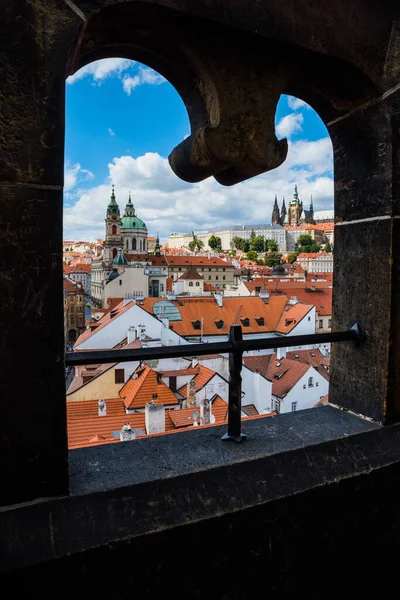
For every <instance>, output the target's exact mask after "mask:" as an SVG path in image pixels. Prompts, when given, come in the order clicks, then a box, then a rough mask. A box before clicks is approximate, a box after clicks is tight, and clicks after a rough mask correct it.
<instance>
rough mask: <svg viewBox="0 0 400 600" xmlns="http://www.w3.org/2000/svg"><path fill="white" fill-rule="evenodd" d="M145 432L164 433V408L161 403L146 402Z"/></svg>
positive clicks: (148, 433)
mask: <svg viewBox="0 0 400 600" xmlns="http://www.w3.org/2000/svg"><path fill="white" fill-rule="evenodd" d="M144 412H145V425H146V433H147V435H150V434H152V433H165V408H164V405H163V404H154V402H153V401H151V402H148V403H147V404H146V408H145V411H144Z"/></svg>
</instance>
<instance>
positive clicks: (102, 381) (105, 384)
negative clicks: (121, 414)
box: [67, 369, 124, 402]
mask: <svg viewBox="0 0 400 600" xmlns="http://www.w3.org/2000/svg"><path fill="white" fill-rule="evenodd" d="M114 382H115V369H109V370H108V371H105V373H102V374H101V375H99V376H98V377H96V378H95V379H92V380H91V381H88V383H86V385H83V386H82V387H81V388H79V390H76V391H75V392H73V393H72V394H68V395H67V402H71V401H75V400H107V399H108V398H118V397H119V390H120V389H121V388H122V386H123V385H124V384H123V383H114Z"/></svg>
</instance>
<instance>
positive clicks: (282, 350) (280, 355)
mask: <svg viewBox="0 0 400 600" xmlns="http://www.w3.org/2000/svg"><path fill="white" fill-rule="evenodd" d="M281 358H286V348H277V350H276V359H277V360H280V359H281Z"/></svg>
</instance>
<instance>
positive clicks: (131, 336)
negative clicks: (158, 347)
mask: <svg viewBox="0 0 400 600" xmlns="http://www.w3.org/2000/svg"><path fill="white" fill-rule="evenodd" d="M127 338H128V344H131V343H132V342H134V341H135V340H136V327H133V326H131V327H128V335H127Z"/></svg>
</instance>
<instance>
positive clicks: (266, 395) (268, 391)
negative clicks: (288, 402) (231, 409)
mask: <svg viewBox="0 0 400 600" xmlns="http://www.w3.org/2000/svg"><path fill="white" fill-rule="evenodd" d="M242 392H244V396H243V398H242V406H248V405H249V404H254V406H255V407H256V409H257V410H258V412H259V413H260V415H262V414H264V413H266V412H271V410H272V409H271V396H272V383H271V382H270V381H268V380H267V379H265V377H263V376H262V375H260V373H255V372H254V371H251V370H250V369H248V368H247V367H246V366H245V365H243V369H242Z"/></svg>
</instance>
